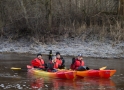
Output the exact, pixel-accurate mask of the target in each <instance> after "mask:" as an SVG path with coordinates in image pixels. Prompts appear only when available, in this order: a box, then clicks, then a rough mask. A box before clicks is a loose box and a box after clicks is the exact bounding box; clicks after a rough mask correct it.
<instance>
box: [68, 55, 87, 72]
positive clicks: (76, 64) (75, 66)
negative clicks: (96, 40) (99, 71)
mask: <svg viewBox="0 0 124 90" xmlns="http://www.w3.org/2000/svg"><path fill="white" fill-rule="evenodd" d="M84 65H85V63H84V61H83V56H82V54H79V55H78V57H77V58H76V59H75V58H73V59H72V64H71V66H70V68H71V69H72V70H77V71H84V70H88V69H89V68H88V67H86V66H84Z"/></svg>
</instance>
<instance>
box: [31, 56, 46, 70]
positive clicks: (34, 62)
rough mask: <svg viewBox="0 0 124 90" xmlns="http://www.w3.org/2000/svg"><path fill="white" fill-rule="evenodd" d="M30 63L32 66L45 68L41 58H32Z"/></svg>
mask: <svg viewBox="0 0 124 90" xmlns="http://www.w3.org/2000/svg"><path fill="white" fill-rule="evenodd" d="M31 64H32V66H33V67H37V68H43V69H44V68H45V67H44V64H45V63H44V60H43V59H41V60H40V59H38V58H35V59H34V60H32V61H31Z"/></svg>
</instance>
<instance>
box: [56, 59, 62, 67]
mask: <svg viewBox="0 0 124 90" xmlns="http://www.w3.org/2000/svg"><path fill="white" fill-rule="evenodd" d="M56 62H57V63H58V65H59V66H61V65H62V60H61V59H60V58H56Z"/></svg>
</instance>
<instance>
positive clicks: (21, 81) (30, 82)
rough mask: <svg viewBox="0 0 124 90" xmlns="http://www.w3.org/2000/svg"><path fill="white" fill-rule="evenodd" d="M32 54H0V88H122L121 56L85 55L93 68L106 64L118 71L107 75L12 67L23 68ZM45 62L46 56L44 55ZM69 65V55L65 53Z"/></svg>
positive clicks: (7, 89)
mask: <svg viewBox="0 0 124 90" xmlns="http://www.w3.org/2000/svg"><path fill="white" fill-rule="evenodd" d="M34 58H35V55H29V54H0V90H124V66H123V64H124V59H106V58H104V59H101V58H86V57H85V58H84V61H85V63H86V65H87V66H88V67H90V68H92V69H98V68H100V67H103V66H107V68H108V69H116V70H117V72H116V74H115V75H114V76H112V77H111V78H110V79H98V78H83V79H77V80H63V79H53V78H41V77H33V76H31V75H30V74H29V73H27V71H26V69H24V70H18V71H13V70H11V69H10V68H11V67H23V68H26V65H27V64H30V61H31V60H32V59H34ZM43 58H44V59H45V60H46V62H47V56H43ZM64 58H65V60H66V63H65V64H66V66H67V68H69V65H70V63H71V58H72V57H68V56H65V57H64Z"/></svg>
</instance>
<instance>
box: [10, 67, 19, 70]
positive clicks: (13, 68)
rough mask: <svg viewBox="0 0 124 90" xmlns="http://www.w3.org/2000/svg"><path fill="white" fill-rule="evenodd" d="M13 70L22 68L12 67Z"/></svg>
mask: <svg viewBox="0 0 124 90" xmlns="http://www.w3.org/2000/svg"><path fill="white" fill-rule="evenodd" d="M11 69H12V70H21V68H15V67H11Z"/></svg>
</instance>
